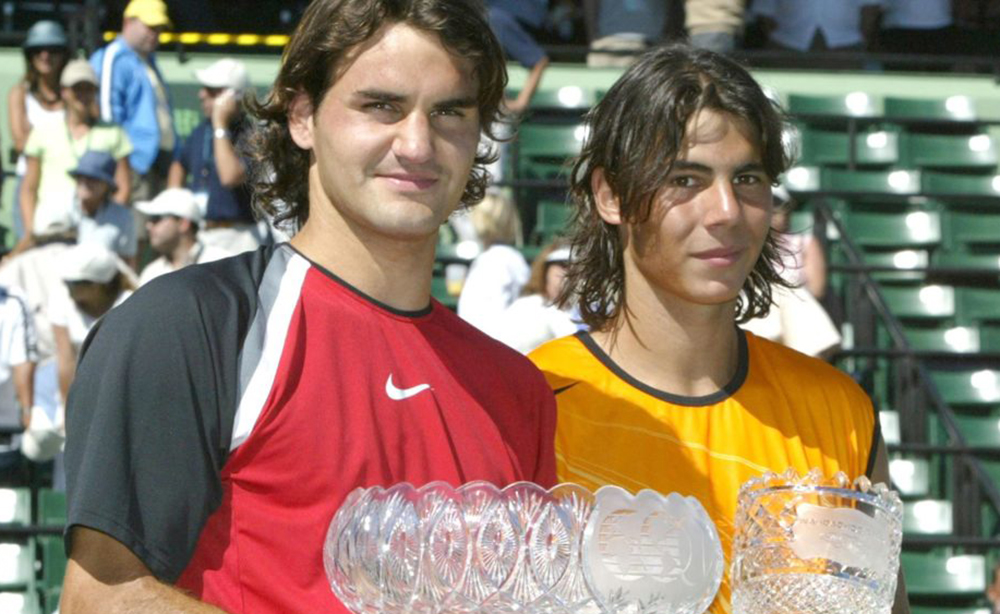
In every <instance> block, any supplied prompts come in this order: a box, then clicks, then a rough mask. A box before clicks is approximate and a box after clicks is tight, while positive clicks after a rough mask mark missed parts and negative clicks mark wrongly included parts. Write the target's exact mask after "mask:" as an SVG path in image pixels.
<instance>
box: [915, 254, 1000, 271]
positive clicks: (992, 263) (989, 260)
mask: <svg viewBox="0 0 1000 614" xmlns="http://www.w3.org/2000/svg"><path fill="white" fill-rule="evenodd" d="M931 262H932V263H933V264H934V266H936V267H948V268H955V269H982V270H989V271H1000V253H998V254H970V253H968V252H963V251H938V252H935V253H934V255H933V256H932V257H931Z"/></svg>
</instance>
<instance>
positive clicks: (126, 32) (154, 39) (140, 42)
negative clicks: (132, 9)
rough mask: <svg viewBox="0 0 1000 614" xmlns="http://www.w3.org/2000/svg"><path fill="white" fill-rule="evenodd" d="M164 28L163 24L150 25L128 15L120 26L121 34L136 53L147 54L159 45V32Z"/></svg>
mask: <svg viewBox="0 0 1000 614" xmlns="http://www.w3.org/2000/svg"><path fill="white" fill-rule="evenodd" d="M164 29H165V28H164V27H163V26H156V27H150V26H147V25H146V24H145V23H143V22H142V20H140V19H138V18H136V17H128V18H126V19H125V23H124V24H123V26H122V36H123V37H124V38H125V42H126V43H128V46H129V47H131V48H132V49H133V50H134V51H135V52H136V53H138V54H139V55H142V56H147V55H149V54H151V53H153V52H154V51H156V48H157V47H158V46H159V45H160V33H161V32H163V31H164Z"/></svg>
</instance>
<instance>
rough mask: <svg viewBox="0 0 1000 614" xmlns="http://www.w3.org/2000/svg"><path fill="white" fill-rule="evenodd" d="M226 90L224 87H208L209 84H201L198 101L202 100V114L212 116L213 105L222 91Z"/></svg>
mask: <svg viewBox="0 0 1000 614" xmlns="http://www.w3.org/2000/svg"><path fill="white" fill-rule="evenodd" d="M224 91H226V89H225V88H223V87H208V86H207V85H203V86H201V89H200V90H198V101H199V102H201V114H202V115H204V116H205V117H207V118H211V117H212V107H213V106H214V105H215V99H216V98H218V97H219V96H220V95H221V94H222V92H224Z"/></svg>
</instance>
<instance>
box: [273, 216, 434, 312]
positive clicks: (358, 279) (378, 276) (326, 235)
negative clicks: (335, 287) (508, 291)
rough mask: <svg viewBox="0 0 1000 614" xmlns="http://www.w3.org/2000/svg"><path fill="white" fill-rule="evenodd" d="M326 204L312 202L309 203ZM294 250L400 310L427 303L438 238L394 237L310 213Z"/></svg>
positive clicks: (295, 241)
mask: <svg viewBox="0 0 1000 614" xmlns="http://www.w3.org/2000/svg"><path fill="white" fill-rule="evenodd" d="M318 206H326V207H332V206H333V205H330V204H329V203H325V204H319V203H311V204H310V207H311V208H313V210H315V207H318ZM291 244H292V246H293V247H295V249H297V250H299V251H300V252H301V253H302V254H303V255H305V256H306V257H307V258H309V259H310V260H312V261H313V262H315V263H317V264H319V265H320V266H322V267H323V268H325V269H327V270H328V271H330V272H331V273H334V274H335V275H337V276H338V277H340V278H341V279H343V280H344V281H345V282H347V283H348V284H350V285H351V286H353V287H354V288H357V289H358V290H359V291H361V292H363V293H364V294H366V295H368V296H370V297H371V298H373V299H375V300H377V301H379V302H380V303H384V304H386V305H388V306H390V307H392V308H394V309H399V310H401V311H417V310H420V309H423V308H425V307H427V305H428V303H429V302H430V286H431V275H432V272H433V267H434V250H435V246H436V244H437V236H436V235H432V236H430V237H425V238H420V239H414V240H405V239H394V238H391V237H386V236H384V235H381V234H378V233H376V232H372V231H370V230H369V229H366V228H361V227H359V224H357V223H351V222H350V221H348V220H346V219H344V218H343V217H340V216H320V215H311V216H310V217H309V220H308V221H307V222H306V224H305V226H303V228H302V229H301V230H300V231H299V232H298V234H296V235H295V237H294V238H293V239H292V240H291Z"/></svg>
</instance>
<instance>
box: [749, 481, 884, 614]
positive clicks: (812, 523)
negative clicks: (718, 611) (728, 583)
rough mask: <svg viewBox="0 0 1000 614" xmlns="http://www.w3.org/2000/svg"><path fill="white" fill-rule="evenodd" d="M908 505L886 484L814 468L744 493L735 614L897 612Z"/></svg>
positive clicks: (759, 484)
mask: <svg viewBox="0 0 1000 614" xmlns="http://www.w3.org/2000/svg"><path fill="white" fill-rule="evenodd" d="M902 524H903V505H902V503H901V502H900V500H899V496H898V495H897V494H896V493H895V492H894V491H892V490H889V489H888V488H887V487H886V486H885V485H884V484H876V485H875V486H872V485H871V482H869V481H868V478H866V477H864V476H862V477H859V478H858V479H857V480H855V481H854V482H853V484H852V483H851V482H850V480H848V478H847V476H846V475H844V474H843V473H838V474H836V475H835V476H833V477H832V478H824V477H823V475H822V474H821V473H820V472H819V470H817V469H814V470H812V471H810V472H809V473H808V474H806V475H805V476H802V477H800V476H799V475H798V474H797V473H796V472H795V471H794V470H792V469H789V470H788V471H786V472H785V473H784V474H782V475H775V474H773V473H767V474H765V475H764V476H762V477H761V478H755V479H753V480H750V481H748V482H747V483H746V484H744V485H743V487H742V488H741V489H740V493H739V500H738V508H737V511H736V520H735V534H734V537H733V567H732V586H733V612H734V613H735V614H763V613H765V612H766V613H767V614H791V613H793V612H794V613H795V614H848V613H850V614H858V613H860V612H864V613H866V614H867V613H872V614H881V613H886V614H888V612H889V611H890V610H891V608H892V603H893V598H894V596H895V592H896V579H897V574H898V571H899V551H900V546H901V544H902V538H903V530H902Z"/></svg>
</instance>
